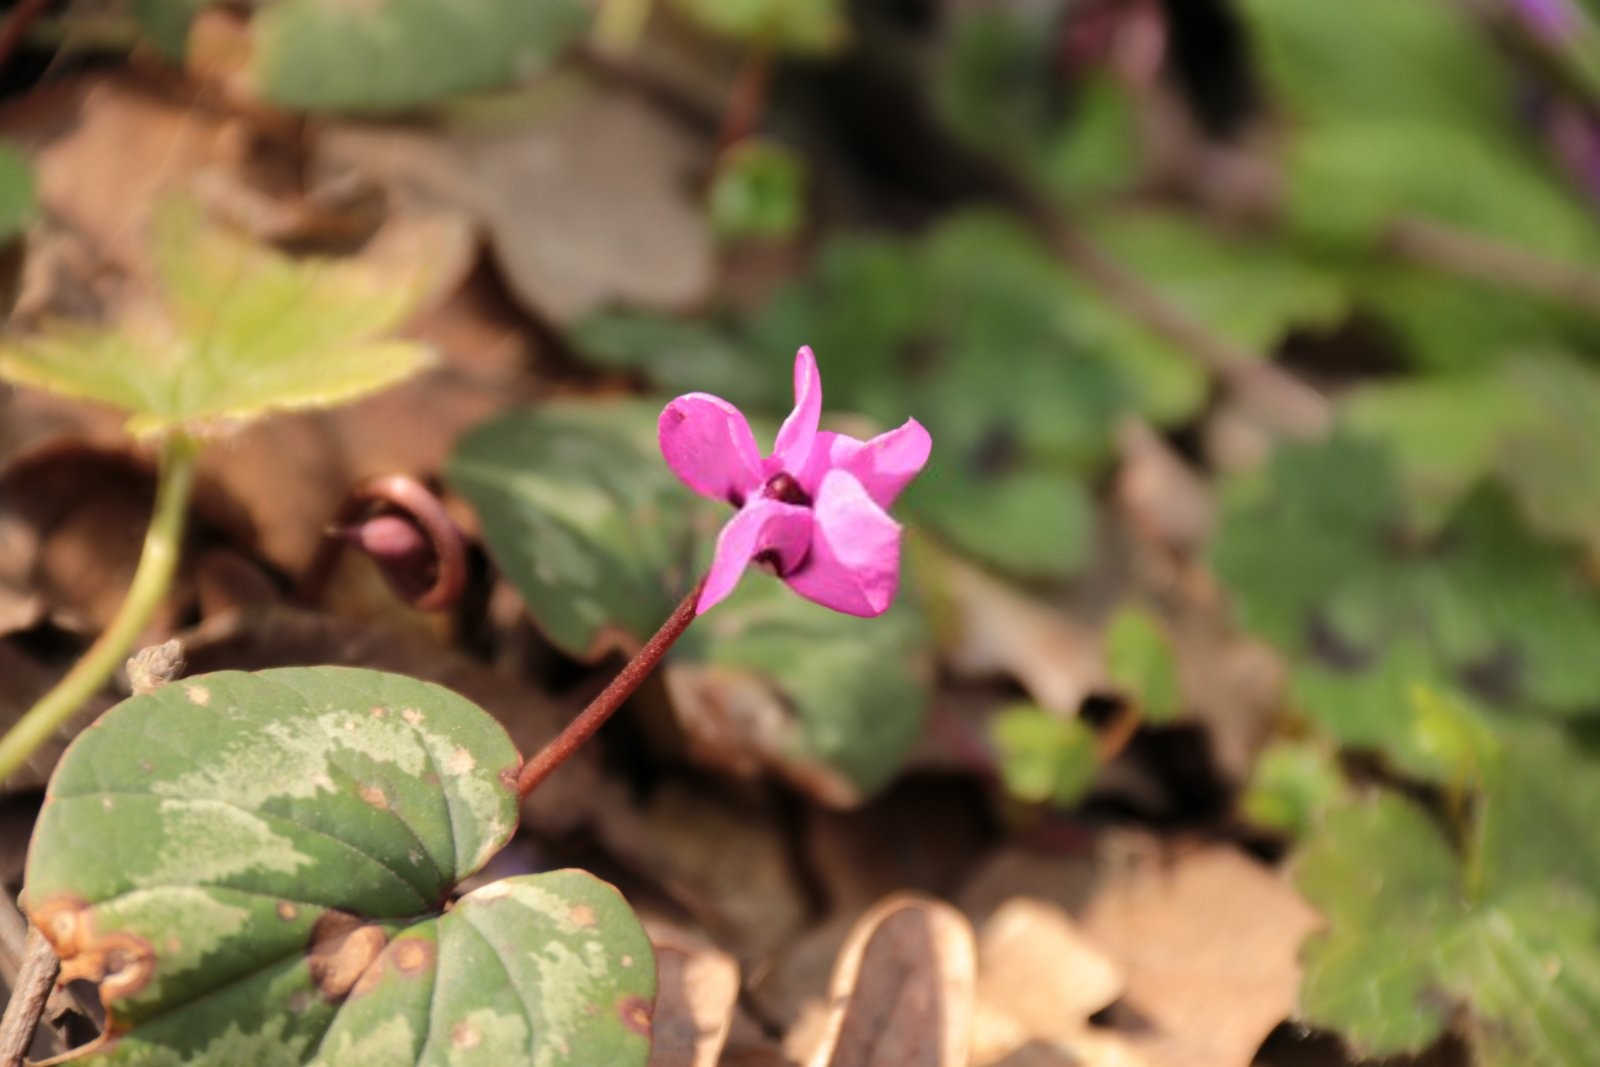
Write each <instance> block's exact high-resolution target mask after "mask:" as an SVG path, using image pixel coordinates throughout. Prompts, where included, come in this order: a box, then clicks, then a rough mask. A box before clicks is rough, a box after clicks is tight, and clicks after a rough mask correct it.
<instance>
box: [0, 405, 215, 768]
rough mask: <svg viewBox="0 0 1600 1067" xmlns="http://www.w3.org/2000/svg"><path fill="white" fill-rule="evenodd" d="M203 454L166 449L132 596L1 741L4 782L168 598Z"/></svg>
mask: <svg viewBox="0 0 1600 1067" xmlns="http://www.w3.org/2000/svg"><path fill="white" fill-rule="evenodd" d="M198 451H199V449H198V447H197V446H196V444H195V442H194V440H193V439H191V438H189V437H187V436H185V435H184V434H182V433H174V434H173V435H172V436H171V437H169V438H167V440H166V441H165V442H164V443H163V444H162V447H161V470H160V475H159V481H158V482H157V484H156V507H155V514H153V515H152V516H151V517H150V528H149V529H148V530H146V531H145V535H144V550H143V551H142V552H141V553H140V555H139V567H138V569H137V570H136V571H134V574H133V584H132V585H130V586H129V587H128V595H127V597H126V598H125V599H124V600H123V601H122V607H120V608H118V609H117V616H116V618H114V619H112V620H111V625H110V626H107V627H106V628H105V630H104V631H103V632H102V633H101V634H100V636H99V637H98V638H97V639H96V640H95V643H94V644H92V645H90V646H89V651H87V652H85V653H84V654H83V656H82V658H80V659H79V660H78V662H76V663H74V664H73V665H72V669H71V670H69V671H68V672H67V673H66V675H65V676H64V677H63V678H62V679H61V680H60V681H59V682H57V683H56V684H55V688H53V689H51V690H50V691H49V692H48V693H46V694H45V695H44V696H42V697H40V698H39V701H38V703H36V704H34V706H33V707H31V708H29V709H28V713H27V714H26V715H24V716H23V717H22V718H21V719H19V720H18V721H17V724H16V725H15V726H13V727H12V728H11V729H10V730H9V731H7V733H6V735H5V736H4V737H0V781H4V780H5V779H7V778H9V777H11V775H12V774H14V773H15V772H16V770H17V768H19V767H21V766H22V764H23V762H24V761H25V760H27V758H28V757H29V756H31V755H33V753H34V750H36V749H37V748H38V747H39V746H40V745H42V744H44V743H45V741H47V740H48V739H49V738H50V735H51V734H53V733H55V732H56V731H57V730H58V729H60V728H61V724H62V723H64V722H66V721H67V719H68V718H70V717H71V715H72V713H73V712H75V711H77V710H78V709H79V708H81V707H82V706H83V705H84V702H85V701H87V700H88V699H89V698H90V697H92V696H94V694H95V693H96V692H98V691H99V690H100V687H101V686H103V685H105V684H106V680H107V679H108V678H110V677H111V674H112V672H113V671H115V670H116V669H117V664H119V663H121V662H122V661H123V660H124V659H125V658H126V657H127V655H128V650H129V649H130V648H131V647H133V643H134V641H136V640H138V638H139V634H140V633H141V632H143V630H144V628H145V625H146V624H147V623H148V622H149V621H150V616H151V615H153V614H154V613H155V610H156V607H157V606H158V605H159V604H160V603H161V601H162V600H163V599H164V598H165V597H166V595H167V590H168V589H169V588H170V587H171V585H172V576H173V574H174V573H175V572H176V571H177V568H178V552H179V549H180V547H181V542H182V540H183V522H184V516H185V514H186V513H187V511H188V508H189V493H190V490H192V489H193V488H194V461H195V456H196V454H197V453H198Z"/></svg>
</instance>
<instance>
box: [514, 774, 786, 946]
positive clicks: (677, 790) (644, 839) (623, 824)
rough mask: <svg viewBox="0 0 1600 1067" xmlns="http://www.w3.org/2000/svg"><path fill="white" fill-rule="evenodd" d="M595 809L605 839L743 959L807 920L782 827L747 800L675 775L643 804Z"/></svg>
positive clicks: (619, 855)
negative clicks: (715, 793) (700, 788)
mask: <svg viewBox="0 0 1600 1067" xmlns="http://www.w3.org/2000/svg"><path fill="white" fill-rule="evenodd" d="M535 795H537V793H536V794H535ZM597 814H598V815H599V817H600V821H599V823H598V824H597V826H596V832H597V834H598V836H599V837H600V840H601V842H602V844H604V845H605V847H606V848H607V849H608V850H609V851H610V852H611V853H612V854H613V855H614V856H616V857H617V859H618V860H620V861H621V862H622V863H624V864H626V865H627V866H628V867H630V868H632V869H633V870H634V871H636V872H637V873H638V874H640V875H642V876H644V877H646V878H649V879H651V880H652V881H653V882H655V884H656V885H658V886H659V887H660V888H661V889H662V890H663V891H664V892H666V893H667V894H668V895H669V896H670V897H671V898H672V899H673V900H674V901H675V902H676V903H677V904H678V905H680V906H681V907H682V908H684V910H686V911H687V912H689V913H690V914H691V915H693V916H694V918H695V919H696V920H697V921H698V922H699V923H700V924H701V925H703V926H704V927H705V928H706V929H707V930H708V931H710V933H711V934H712V936H714V937H715V938H716V939H717V943H718V944H720V945H722V946H724V947H726V948H728V949H729V950H730V951H732V952H733V953H734V955H735V956H737V957H738V958H739V959H741V960H743V961H745V962H747V963H748V962H750V961H754V960H759V959H761V958H763V957H765V956H766V955H767V954H768V953H770V952H771V951H773V950H774V949H775V948H777V947H778V946H779V945H781V944H783V943H784V942H785V941H787V940H788V939H789V938H790V937H792V936H793V935H794V933H795V931H796V930H798V929H799V927H800V925H801V924H802V923H803V922H804V921H805V918H806V911H807V908H806V902H805V899H804V897H803V896H802V894H801V889H800V885H799V879H798V878H797V877H796V876H795V872H794V870H793V867H792V865H791V864H790V861H789V853H788V848H787V845H786V844H785V841H784V839H783V835H782V831H781V830H780V828H779V827H778V825H777V824H776V823H775V822H774V821H773V820H772V819H771V818H769V817H767V816H766V815H764V814H763V813H761V812H759V811H756V810H752V808H751V807H750V806H749V805H747V804H745V805H738V804H732V803H728V802H724V801H721V800H718V799H717V798H715V797H712V796H709V795H706V794H703V793H698V792H695V791H693V790H691V789H689V788H687V787H686V786H684V785H681V784H678V783H670V784H668V785H665V786H663V787H661V788H660V789H659V790H657V791H656V793H655V794H654V795H653V796H652V797H651V798H650V800H649V802H648V803H647V804H646V805H645V806H644V807H642V808H635V807H632V806H630V805H629V804H627V803H626V802H625V801H624V802H621V803H616V804H607V805H605V806H604V807H603V808H601V809H600V811H599V812H598V813H597Z"/></svg>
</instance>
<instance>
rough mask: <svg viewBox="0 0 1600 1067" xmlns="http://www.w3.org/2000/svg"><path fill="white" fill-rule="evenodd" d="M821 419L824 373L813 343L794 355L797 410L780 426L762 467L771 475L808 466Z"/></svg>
mask: <svg viewBox="0 0 1600 1067" xmlns="http://www.w3.org/2000/svg"><path fill="white" fill-rule="evenodd" d="M821 421H822V374H821V372H819V371H818V370H817V357H816V355H815V354H813V353H812V351H811V346H810V345H802V346H801V347H800V351H798V352H796V353H795V356H794V410H793V411H791V412H790V413H789V417H788V418H786V419H784V420H783V425H782V426H780V427H779V428H778V439H777V440H776V441H774V442H773V444H772V455H771V456H770V457H769V458H768V460H767V465H768V468H770V469H765V470H763V473H764V474H766V475H767V476H769V477H770V476H772V475H773V474H776V473H777V472H778V471H780V470H784V471H788V472H790V473H791V474H793V473H794V472H796V471H799V470H800V469H802V468H803V467H805V466H806V462H807V460H808V459H810V457H811V451H812V447H813V445H814V443H815V442H816V439H817V424H818V423H819V422H821Z"/></svg>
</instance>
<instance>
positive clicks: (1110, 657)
mask: <svg viewBox="0 0 1600 1067" xmlns="http://www.w3.org/2000/svg"><path fill="white" fill-rule="evenodd" d="M1106 673H1107V675H1108V676H1109V677H1110V679H1111V681H1112V683H1113V684H1115V685H1117V686H1118V687H1119V688H1121V689H1124V690H1126V691H1127V692H1128V693H1130V694H1132V695H1133V697H1134V699H1136V700H1137V701H1138V702H1139V710H1140V714H1141V716H1142V717H1143V718H1144V720H1145V721H1146V722H1150V723H1155V724H1160V723H1168V722H1171V721H1172V720H1173V719H1176V718H1177V717H1178V713H1179V712H1180V711H1181V710H1183V709H1182V705H1181V699H1182V695H1181V694H1180V693H1179V691H1178V663H1177V659H1176V656H1175V654H1174V652H1173V649H1172V639H1171V638H1169V637H1168V636H1167V631H1166V628H1165V627H1163V626H1162V625H1161V620H1160V619H1158V618H1156V617H1155V616H1154V615H1152V614H1151V613H1150V612H1148V611H1146V610H1144V609H1143V608H1139V607H1135V606H1132V605H1130V606H1128V607H1124V608H1122V609H1120V610H1119V611H1118V612H1117V613H1116V614H1115V615H1114V616H1112V618H1111V622H1110V623H1109V624H1108V625H1107V626H1106Z"/></svg>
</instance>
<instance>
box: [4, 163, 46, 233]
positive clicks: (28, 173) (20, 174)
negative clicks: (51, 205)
mask: <svg viewBox="0 0 1600 1067" xmlns="http://www.w3.org/2000/svg"><path fill="white" fill-rule="evenodd" d="M36 206H37V201H36V199H35V197H34V191H33V171H32V170H31V169H30V168H29V166H28V159H27V157H26V156H24V155H23V154H22V152H21V151H20V150H18V149H17V148H16V147H14V146H13V145H10V144H6V143H4V142H0V241H9V240H10V239H11V238H13V237H15V236H16V235H17V234H19V233H21V232H22V228H23V226H25V225H26V224H27V222H28V220H29V219H30V218H31V217H32V216H33V213H34V210H35V208H36Z"/></svg>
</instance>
